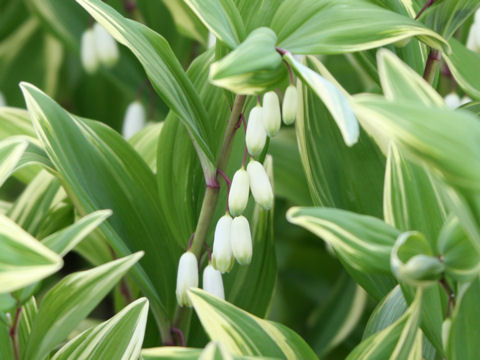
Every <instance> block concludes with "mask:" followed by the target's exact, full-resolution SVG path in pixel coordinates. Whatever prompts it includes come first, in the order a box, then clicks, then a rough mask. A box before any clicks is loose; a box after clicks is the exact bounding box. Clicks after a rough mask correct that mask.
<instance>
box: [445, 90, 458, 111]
mask: <svg viewBox="0 0 480 360" xmlns="http://www.w3.org/2000/svg"><path fill="white" fill-rule="evenodd" d="M445 105H447V107H448V108H449V109H456V108H458V107H459V106H460V97H459V96H458V95H457V93H454V92H452V93H450V94H448V95H447V96H445Z"/></svg>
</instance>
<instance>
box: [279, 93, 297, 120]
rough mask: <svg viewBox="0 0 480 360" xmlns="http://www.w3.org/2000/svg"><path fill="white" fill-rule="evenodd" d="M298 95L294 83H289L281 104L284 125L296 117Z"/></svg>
mask: <svg viewBox="0 0 480 360" xmlns="http://www.w3.org/2000/svg"><path fill="white" fill-rule="evenodd" d="M297 111H298V95H297V88H296V87H295V85H290V86H289V87H288V88H287V90H286V91H285V96H284V97H283V104H282V118H283V122H284V124H285V125H291V124H293V123H294V122H295V119H296V118H297Z"/></svg>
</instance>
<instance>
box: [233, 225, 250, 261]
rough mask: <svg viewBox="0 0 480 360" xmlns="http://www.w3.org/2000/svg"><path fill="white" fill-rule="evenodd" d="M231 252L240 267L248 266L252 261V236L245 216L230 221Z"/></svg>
mask: <svg viewBox="0 0 480 360" xmlns="http://www.w3.org/2000/svg"><path fill="white" fill-rule="evenodd" d="M230 237H231V241H232V252H233V256H234V257H235V259H237V261H238V263H239V264H240V265H248V264H250V262H251V261H252V235H251V233H250V225H249V224H248V220H247V219H246V218H245V216H238V217H236V218H234V219H233V221H232V229H231V236H230Z"/></svg>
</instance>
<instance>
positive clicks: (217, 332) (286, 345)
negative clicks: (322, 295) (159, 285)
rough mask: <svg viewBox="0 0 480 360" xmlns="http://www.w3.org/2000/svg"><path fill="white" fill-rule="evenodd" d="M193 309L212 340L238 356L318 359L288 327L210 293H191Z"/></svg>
mask: <svg viewBox="0 0 480 360" xmlns="http://www.w3.org/2000/svg"><path fill="white" fill-rule="evenodd" d="M189 295H190V299H191V300H192V303H193V307H194V309H195V311H196V313H197V315H198V316H199V318H200V321H201V322H202V325H203V326H204V328H205V330H206V331H207V333H208V335H209V336H210V338H211V339H212V340H213V341H219V342H222V344H223V345H225V348H226V349H228V350H229V351H231V352H232V353H233V354H236V355H257V356H270V357H280V358H300V359H304V360H308V359H317V356H316V355H315V353H314V352H313V351H312V349H310V348H309V347H308V345H307V344H306V343H305V341H304V340H303V339H302V338H301V337H300V336H299V335H297V334H296V333H295V332H293V331H292V330H290V329H288V328H287V327H285V326H283V325H281V324H278V323H274V322H271V321H267V320H262V319H260V318H257V317H256V316H253V315H250V314H249V313H247V312H245V311H243V310H241V309H239V308H237V307H235V306H233V305H231V304H229V303H227V302H225V301H223V300H220V299H218V298H216V297H214V296H212V295H209V294H208V293H207V292H205V291H203V290H200V289H194V290H190V292H189Z"/></svg>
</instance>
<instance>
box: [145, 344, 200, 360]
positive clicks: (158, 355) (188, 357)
mask: <svg viewBox="0 0 480 360" xmlns="http://www.w3.org/2000/svg"><path fill="white" fill-rule="evenodd" d="M201 353H202V349H193V348H185V347H179V346H163V347H159V348H151V349H143V350H142V359H143V360H155V359H163V360H174V359H181V360H198V357H199V356H200V354H201Z"/></svg>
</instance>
